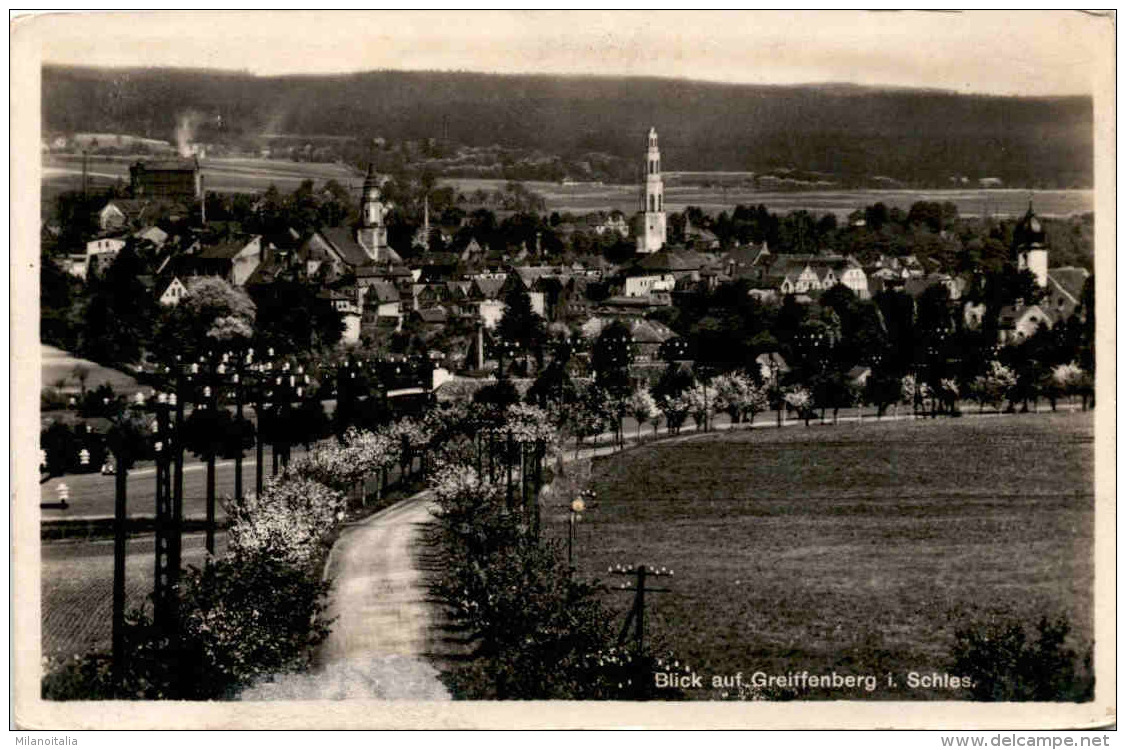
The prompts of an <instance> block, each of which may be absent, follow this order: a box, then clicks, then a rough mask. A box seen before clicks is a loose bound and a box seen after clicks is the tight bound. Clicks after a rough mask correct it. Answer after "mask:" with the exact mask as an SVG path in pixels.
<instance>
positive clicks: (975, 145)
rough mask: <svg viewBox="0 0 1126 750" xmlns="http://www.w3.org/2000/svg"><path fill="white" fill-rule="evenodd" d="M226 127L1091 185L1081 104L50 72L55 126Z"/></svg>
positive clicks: (380, 77)
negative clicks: (652, 135)
mask: <svg viewBox="0 0 1126 750" xmlns="http://www.w3.org/2000/svg"><path fill="white" fill-rule="evenodd" d="M187 112H194V113H196V114H197V116H199V118H200V120H202V121H203V122H205V123H214V122H217V121H218V120H217V118H216V116H217V115H221V118H222V131H223V132H222V133H201V134H200V135H199V137H200V139H201V140H215V139H218V138H228V139H248V138H249V139H252V138H255V137H259V136H261V135H263V134H293V135H301V136H312V135H320V136H349V137H360V138H364V139H366V138H369V137H383V138H385V139H388V140H391V141H399V140H404V139H422V138H435V139H443V137H444V138H445V139H446V141H447V142H452V143H456V144H463V145H467V146H478V147H481V146H490V145H498V146H504V147H510V148H519V149H532V150H537V151H541V152H543V153H545V154H549V155H558V156H562V157H564V158H568V159H574V158H577V157H581V156H582V155H583V154H586V153H591V152H600V153H604V154H609V155H612V156H616V157H622V158H629V159H637V158H639V157H638V154H639V153H640V152H641V151H642V149H643V148H644V142H645V141H644V135H645V132H646V131H647V130H648V128H649V126H650V125H654V126H656V127H657V129H658V131H659V132H660V136H661V148H662V155H663V157H664V158H663V161H664V164H665V165H666V168H667V169H676V170H701V171H720V170H722V171H755V172H765V171H775V172H777V171H778V170H785V169H793V170H798V171H801V172H806V173H808V172H824V173H830V174H834V175H863V176H867V177H869V178H871V177H876V176H887V177H891V178H894V179H895V180H899V181H902V182H907V183H911V184H915V185H932V186H940V185H946V184H948V183H949V180H950V177H951V176H953V175H968V176H970V177H971V178H978V177H986V176H989V177H998V178H1001V179H1002V180H1004V182H1005V184H1006V185H1010V186H1028V187H1090V186H1091V185H1092V183H1093V157H1092V150H1093V134H1092V121H1093V107H1092V101H1091V100H1090V99H1089V98H1086V97H1067V98H1015V97H997V96H971V95H960V94H955V93H950V92H943V91H932V90H909V89H890V90H886V89H875V88H864V87H858V86H851V85H825V86H749V85H727V84H714V83H703V82H698V81H686V80H672V79H659V78H624V77H579V76H547V75H527V76H513V75H487V74H476V73H443V72H395V71H376V72H369V73H357V74H349V75H332V76H326V75H318V76H284V77H262V76H254V75H250V74H244V73H227V72H217V71H205V70H182V69H181V70H170V69H130V70H126V69H93V68H73V67H66V68H63V67H45V68H44V69H43V122H44V127H45V129H46V130H47V131H49V132H63V133H69V132H77V131H85V132H109V133H120V132H124V133H130V134H136V135H144V136H149V137H155V138H162V139H171V137H172V134H173V131H174V130H175V128H176V125H177V121H178V118H180V117H182V116H183V115H184V114H185V113H187Z"/></svg>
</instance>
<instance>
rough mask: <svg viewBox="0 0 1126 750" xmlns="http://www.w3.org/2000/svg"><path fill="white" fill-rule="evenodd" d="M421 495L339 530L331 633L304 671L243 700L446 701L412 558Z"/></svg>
mask: <svg viewBox="0 0 1126 750" xmlns="http://www.w3.org/2000/svg"><path fill="white" fill-rule="evenodd" d="M431 520H432V516H431V515H430V503H429V493H427V492H423V493H421V494H419V495H415V496H414V497H412V498H410V499H408V500H404V501H402V502H399V503H396V504H395V505H392V506H391V507H389V508H386V509H385V510H382V511H380V512H379V513H376V514H375V515H372V516H371V517H369V518H367V519H364V520H363V521H361V522H359V523H356V524H354V525H351V526H349V527H346V528H345V530H344V531H343V532H342V533H341V535H340V538H339V539H338V540H337V542H336V544H335V545H334V546H333V548H332V553H331V554H330V555H329V559H328V564H327V566H326V574H327V575H328V576H329V577H331V579H332V580H333V581H334V584H333V591H332V596H331V598H330V601H329V608H328V610H327V611H326V612H325V615H324V616H325V617H326V618H329V619H330V620H332V621H333V622H332V632H331V634H330V635H329V637H328V638H327V639H326V640H325V642H324V643H323V644H322V645H321V647H320V649H319V650H318V653H317V655H316V666H315V668H314V670H313V671H311V672H309V673H307V674H298V675H284V676H281V677H279V678H278V679H277V680H276V681H274V682H270V683H264V684H261V685H259V686H257V687H255V688H253V689H251V690H248V691H246V692H244V693H243V695H242V699H243V700H353V699H378V700H449V699H450V694H449V691H448V690H446V688H445V686H444V685H443V684H442V683H441V681H440V680H439V679H438V671H437V670H436V669H435V668H434V667H433V666H431V664H430V663H429V662H428V661H427V659H426V656H425V655H426V654H429V653H431V652H432V650H433V646H434V644H435V643H436V641H437V640H438V637H439V636H438V633H437V628H438V626H437V625H435V623H437V622H439V621H440V619H441V618H440V617H438V616H437V614H438V613H437V612H436V611H432V609H436V605H434V604H432V603H431V602H429V601H428V594H427V585H426V580H425V574H424V573H423V571H422V569H421V568H422V566H421V565H420V560H419V559H417V557H416V555H418V554H419V552H420V551H421V550H422V549H424V547H425V544H423V543H422V539H421V536H422V535H423V534H424V533H425V530H426V528H427V526H428V524H429V523H430V522H431Z"/></svg>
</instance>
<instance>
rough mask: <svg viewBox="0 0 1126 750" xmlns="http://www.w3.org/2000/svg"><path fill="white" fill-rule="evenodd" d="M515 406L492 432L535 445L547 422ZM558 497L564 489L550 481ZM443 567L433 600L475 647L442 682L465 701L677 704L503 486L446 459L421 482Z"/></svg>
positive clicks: (649, 662) (646, 658) (594, 591)
mask: <svg viewBox="0 0 1126 750" xmlns="http://www.w3.org/2000/svg"><path fill="white" fill-rule="evenodd" d="M541 415H542V412H540V411H539V410H537V409H534V408H532V407H514V408H511V409H510V410H509V412H508V413H507V417H508V422H507V424H506V425H504V426H501V427H495V428H494V429H497V430H498V431H501V432H504V433H505V434H507V431H508V429H512V432H513V434H514V435H520V436H521V437H522V438H523V439H524V440H538V439H542V438H543V435H542V431H543V430H544V429H545V425H546V420H543V419H542V416H541ZM555 481H556V482H559V483H560V489H561V490H563V489H564V486H570V485H568V481H567V480H566V479H564V478H562V477H557V478H556V479H555ZM430 483H431V487H432V489H433V491H434V497H435V502H436V504H437V507H438V510H437V516H438V519H439V524H440V525H439V529H440V534H441V541H442V549H443V553H444V557H445V565H444V566H443V570H442V573H441V575H440V576H439V578H438V579H437V580H436V581H435V583H434V586H433V587H434V590H435V593H436V594H437V595H438V596H439V597H441V598H442V599H443V600H444V601H445V602H446V604H447V606H448V607H449V609H450V611H451V613H452V615H453V617H454V618H455V619H456V620H457V621H458V622H459V623H460V624H462V625H463V626H465V628H466V630H467V631H468V633H469V635H470V637H471V639H472V641H473V643H474V644H475V652H474V658H473V659H472V660H468V661H465V662H459V663H458V665H457V666H456V668H455V669H454V671H453V672H452V673H450V674H448V675H447V676H446V677H447V680H448V682H449V684H450V687H451V688H452V690H453V692H454V694H455V695H457V696H458V697H462V698H469V699H486V698H499V699H538V700H548V699H572V700H577V699H615V698H617V699H620V698H625V697H630V698H638V697H645V698H648V697H676V696H675V695H674V694H673V693H672V692H669V691H657V690H656V689H655V686H654V685H653V680H652V674H653V669H654V665H655V663H656V662H655V660H654V658H653V656H652V655H651V654H649V653H642V654H635V653H631V652H630V651H628V650H621V649H619V648H618V647H617V646H616V638H615V636H616V627H615V622H614V620H615V615H614V613H613V612H611V611H610V610H608V609H607V608H606V607H605V606H604V605H603V604H602V602H601V600H600V599H599V593H600V592H601V591H602V587H601V586H600V585H599V584H598V583H597V582H586V581H582V580H579V579H577V578H576V577H575V576H574V572H573V571H572V570H571V568H570V567H569V565H568V564H567V562H566V560H565V557H564V555H563V554H562V552H561V550H560V548H559V545H558V544H557V543H555V542H544V541H542V540H541V539H540V538H539V536H538V534H537V532H536V529H535V526H534V523H533V521H534V519H533V517H532V516H531V512H530V511H529V509H526V508H522V507H517V508H509V507H507V504H506V502H505V485H504V483H503V482H501V481H497V482H493V481H490V480H489V479H488V478H486V477H484V476H479V475H478V473H477V471H476V470H475V469H474V468H473V467H472V465H471V463H470V461H466V460H458V459H457V457H456V454H453V453H445V454H444V459H443V461H442V462H440V463H439V465H438V466H437V467H436V470H435V471H434V472H433V473H432V475H431V478H430Z"/></svg>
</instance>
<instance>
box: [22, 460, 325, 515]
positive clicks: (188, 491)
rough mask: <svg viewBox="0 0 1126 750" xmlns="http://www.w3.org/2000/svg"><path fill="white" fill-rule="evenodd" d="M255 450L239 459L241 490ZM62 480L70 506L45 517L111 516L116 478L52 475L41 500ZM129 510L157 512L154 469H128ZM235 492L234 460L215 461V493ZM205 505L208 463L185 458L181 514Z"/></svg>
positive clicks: (247, 485)
mask: <svg viewBox="0 0 1126 750" xmlns="http://www.w3.org/2000/svg"><path fill="white" fill-rule="evenodd" d="M303 453H304V450H303V449H302V448H294V449H293V453H292V455H293V457H295V458H296V457H297V456H299V455H302V454H303ZM264 463H265V468H264V472H265V473H264V476H266V477H269V476H270V474H271V470H272V468H273V460H272V458H271V456H270V451H269V450H267V451H266V453H265V457H264ZM255 466H256V462H255V459H254V454H253V453H251V455H250V456H249V457H248V458H246V459H244V460H243V462H242V486H243V491H244V492H253V491H254V472H255ZM63 483H65V484H66V485H67V487H68V488H69V489H70V501H69V504H70V507H68V508H67V509H66V510H62V509H60V508H43V509H42V514H43V515H42V517H43V519H44V520H61V519H67V518H81V517H112V516H113V513H114V493H115V491H116V490H115V484H114V483H115V478H114V477H112V476H103V475H101V474H98V473H94V474H71V475H68V476H63V477H55V478H53V479H50V480H49V481H47V482H46V483H45V484H41V485H39V492H40V500H39V502H42V503H55V502H57V501H58V486H59V484H63ZM126 492H127V495H126V496H127V498H128V513H129V515H130V516H142V517H150V518H151V517H152V516H153V515H155V513H156V469H155V468H153V467H152V466H147V467H141V468H138V469H134V470H132V471H130V472H129V481H128V485H127V490H126ZM234 494H235V462H234V461H233V460H231V461H227V460H223V461H217V462H216V463H215V495H216V497H222V496H223V495H230V496H233V495H234ZM206 505H207V465H206V464H205V463H202V462H199V461H195V460H192V461H188V460H186V459H185V461H184V516H185V517H186V518H203V517H204V515H205V513H206V510H207V509H206ZM216 514H217V516H218V517H219V518H222V517H223V509H222V506H217V508H216Z"/></svg>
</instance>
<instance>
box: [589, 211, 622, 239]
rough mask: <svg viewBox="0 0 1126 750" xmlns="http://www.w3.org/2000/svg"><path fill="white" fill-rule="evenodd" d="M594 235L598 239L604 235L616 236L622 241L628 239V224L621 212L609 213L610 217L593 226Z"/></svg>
mask: <svg viewBox="0 0 1126 750" xmlns="http://www.w3.org/2000/svg"><path fill="white" fill-rule="evenodd" d="M594 233H595V234H597V235H598V236H599V237H601V236H603V235H606V234H616V235H618V236H619V237H621V238H622V239H628V238H629V222H628V221H626V216H625V214H623V213H622V212H621V211H611V212H610V215H609V216H607V217H606V218H605V219H603V220H602V221H600V222H598V223H597V224H595V226H594Z"/></svg>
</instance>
